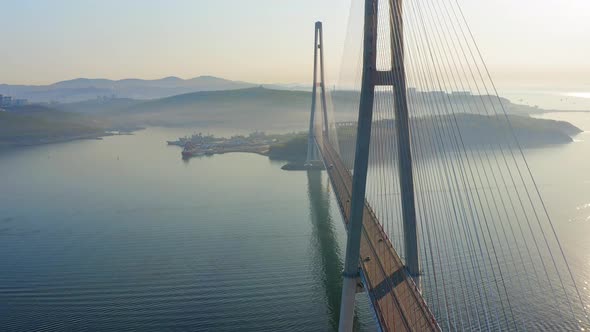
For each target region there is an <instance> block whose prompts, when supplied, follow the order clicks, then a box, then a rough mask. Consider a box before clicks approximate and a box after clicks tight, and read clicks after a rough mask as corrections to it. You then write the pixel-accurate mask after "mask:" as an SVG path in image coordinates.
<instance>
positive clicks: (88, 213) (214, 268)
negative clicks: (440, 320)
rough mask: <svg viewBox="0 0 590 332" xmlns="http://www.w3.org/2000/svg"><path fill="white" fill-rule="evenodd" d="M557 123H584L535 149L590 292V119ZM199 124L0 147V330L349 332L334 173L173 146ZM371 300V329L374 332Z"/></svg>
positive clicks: (544, 186) (534, 164) (365, 325)
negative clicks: (564, 139)
mask: <svg viewBox="0 0 590 332" xmlns="http://www.w3.org/2000/svg"><path fill="white" fill-rule="evenodd" d="M542 117H546V118H552V119H559V120H567V121H571V122H572V123H573V124H575V125H577V126H579V127H580V128H582V129H583V130H585V132H584V133H582V134H579V135H578V136H577V137H576V138H575V139H576V141H575V142H574V143H571V144H568V145H559V146H553V147H546V148H539V149H532V150H527V151H526V155H527V158H528V160H529V163H530V166H531V168H532V172H533V175H534V176H535V177H536V180H537V182H538V184H539V187H540V190H541V194H542V195H543V198H544V200H545V203H546V204H547V208H548V210H549V214H550V216H551V217H552V218H553V222H554V224H555V226H556V229H557V232H558V235H559V238H560V240H561V242H562V245H563V247H564V249H565V251H566V255H567V257H568V260H569V263H570V265H571V267H572V269H573V272H574V276H575V279H576V282H577V284H578V286H579V287H580V291H581V292H582V297H583V298H584V300H586V301H588V300H590V290H589V286H588V283H589V282H590V241H588V236H587V234H590V208H589V206H590V173H589V172H588V170H589V169H590V159H589V158H588V155H590V114H587V113H550V114H544V115H542ZM194 131H197V132H198V131H202V130H198V129H197V130H194ZM190 132H191V130H187V129H161V128H150V129H148V130H145V131H139V132H137V133H136V134H135V135H132V136H115V137H107V138H105V139H104V140H103V141H76V142H69V143H63V144H53V145H46V146H38V147H31V148H24V149H19V150H12V151H4V152H2V153H0V174H2V185H3V188H8V190H2V191H0V202H1V203H0V264H1V265H2V266H3V269H2V271H1V272H0V311H1V312H2V315H0V326H3V327H8V330H16V331H28V330H50V331H51V330H55V331H57V330H79V329H94V330H112V331H115V330H116V331H121V330H143V331H157V330H162V329H170V328H176V329H183V328H184V329H197V330H215V331H231V330H252V331H253V330H256V331H259V330H268V331H270V330H273V331H275V330H293V331H295V330H297V331H301V330H307V331H318V330H334V329H335V328H336V324H337V323H336V322H337V314H338V306H339V297H340V289H339V287H340V286H339V283H340V280H341V279H340V278H341V275H340V271H341V268H342V259H343V252H344V248H345V247H344V245H345V242H344V239H345V235H344V229H343V226H342V224H341V219H340V215H339V212H338V209H337V206H336V204H335V201H334V197H333V195H332V193H331V189H330V188H329V185H328V182H327V178H326V177H325V175H321V174H320V173H309V174H308V173H306V172H285V171H282V170H280V166H281V165H282V164H281V163H274V162H271V161H269V160H268V159H267V158H266V157H262V156H258V155H249V154H227V155H218V156H214V157H203V158H194V159H191V160H189V161H183V160H181V157H180V150H179V149H178V148H177V147H168V146H166V145H165V141H166V140H170V139H174V138H176V137H179V136H183V135H186V134H189V133H190ZM210 132H211V133H212V134H217V135H220V136H227V135H231V132H230V131H228V130H222V129H220V130H219V131H216V130H213V129H211V130H210ZM358 300H359V302H360V304H359V307H360V322H361V323H360V324H359V325H358V327H359V328H360V330H372V329H373V328H374V325H373V321H372V317H371V313H370V311H369V309H368V304H367V301H366V296H365V295H364V294H359V295H358ZM587 303H588V302H587ZM548 326H549V325H546V322H539V327H540V328H542V327H548ZM238 327H239V328H238Z"/></svg>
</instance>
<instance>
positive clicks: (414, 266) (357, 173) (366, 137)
mask: <svg viewBox="0 0 590 332" xmlns="http://www.w3.org/2000/svg"><path fill="white" fill-rule="evenodd" d="M378 1H379V0H365V22H364V37H363V39H364V44H363V45H364V50H363V73H362V85H361V96H360V104H359V116H358V128H357V141H356V154H355V159H354V173H353V178H352V197H351V208H350V220H349V225H348V239H347V243H346V258H345V263H344V273H343V275H344V281H343V285H342V303H341V307H340V322H339V331H341V332H351V331H352V328H353V319H354V305H355V303H354V302H355V301H354V300H355V296H354V295H355V293H356V292H355V289H356V278H357V276H358V269H359V257H360V245H361V236H362V230H363V213H364V210H365V196H366V186H367V171H368V164H369V149H370V141H371V127H372V121H373V104H374V99H375V87H376V86H392V87H393V92H394V97H395V116H396V119H395V122H396V129H397V130H396V131H397V141H398V152H399V158H398V159H399V161H398V162H399V176H400V191H401V203H402V217H403V225H404V247H405V254H406V255H405V256H406V260H405V265H406V271H407V273H408V274H409V275H410V276H411V277H413V278H414V281H415V282H416V284H419V283H418V277H419V274H420V265H419V260H418V241H417V232H416V211H415V202H414V180H413V175H412V154H411V147H410V129H409V115H408V104H407V95H406V90H407V87H406V76H405V68H404V44H403V19H402V0H389V8H390V12H389V14H390V20H389V21H390V29H391V30H390V31H391V57H392V64H391V66H392V68H391V71H377V31H378V26H377V25H378V6H379V3H378Z"/></svg>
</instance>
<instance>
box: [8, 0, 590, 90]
mask: <svg viewBox="0 0 590 332" xmlns="http://www.w3.org/2000/svg"><path fill="white" fill-rule="evenodd" d="M353 1H361V0H353ZM459 2H460V3H461V5H462V8H463V9H464V11H465V14H466V16H467V19H468V21H469V22H470V25H471V27H472V29H473V32H474V33H475V34H476V36H477V40H478V43H479V45H480V47H481V49H482V52H483V53H484V57H485V59H486V61H487V63H488V65H489V67H490V69H491V71H492V74H493V76H494V77H495V78H496V80H497V81H498V82H499V83H500V87H502V86H518V87H527V86H531V87H536V86H544V87H547V88H552V85H554V86H553V88H558V86H559V87H566V86H567V87H568V88H572V89H573V88H574V87H584V86H587V85H588V84H589V83H587V82H588V79H587V78H588V77H589V76H590V60H589V59H590V43H588V42H587V39H588V37H587V36H588V34H590V21H589V20H587V16H588V14H589V13H590V2H589V1H587V0H537V1H533V0H520V1H513V0H495V1H484V0H459ZM3 6H4V7H3V10H2V11H3V12H5V13H10V15H3V18H2V20H0V29H1V30H2V31H5V32H7V33H5V34H4V35H3V36H2V38H3V41H2V43H3V44H4V45H5V46H6V47H3V52H1V53H0V83H6V84H26V85H29V84H30V85H45V84H51V83H55V82H58V81H63V80H69V79H74V78H79V77H84V78H107V79H113V80H118V79H124V78H140V79H158V78H163V77H168V76H177V77H180V78H183V79H188V78H192V77H197V76H202V75H211V76H217V77H223V78H226V79H231V80H239V81H247V82H252V83H260V84H273V83H279V84H288V83H302V84H305V83H308V81H310V76H311V65H312V63H311V62H312V57H311V50H310V48H311V45H313V41H312V38H313V22H315V21H316V20H321V21H323V22H324V28H325V44H326V66H327V74H328V79H329V80H332V81H334V79H336V78H337V77H338V72H339V69H340V68H339V66H340V59H341V52H342V48H343V44H344V42H345V38H346V28H347V22H348V15H349V9H350V0H347V1H341V0H322V1H314V0H299V1H288V2H287V1H281V2H279V1H273V0H252V1H248V2H246V1H238V0H226V1H204V0H196V1H188V0H173V1H157V0H151V1H139V0H129V1H124V2H122V1H116V0H103V1H88V2H73V1H67V0H55V1H42V0H37V1H35V0H23V1H18V2H16V1H13V2H10V3H6V4H3ZM589 89H590V87H589Z"/></svg>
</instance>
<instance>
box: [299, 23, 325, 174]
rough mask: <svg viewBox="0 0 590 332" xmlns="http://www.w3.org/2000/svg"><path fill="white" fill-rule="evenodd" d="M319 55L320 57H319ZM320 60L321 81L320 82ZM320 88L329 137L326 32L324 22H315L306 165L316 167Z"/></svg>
mask: <svg viewBox="0 0 590 332" xmlns="http://www.w3.org/2000/svg"><path fill="white" fill-rule="evenodd" d="M318 56H319V59H318ZM318 60H319V74H320V81H319V82H318ZM318 86H319V88H320V98H321V103H322V120H323V121H322V122H321V123H322V130H321V133H322V136H323V137H328V128H329V126H328V115H327V102H326V87H325V84H324V33H323V28H322V22H316V23H315V37H314V51H313V88H312V96H311V117H310V119H309V134H308V138H307V158H306V161H305V166H307V167H316V166H318V165H319V164H321V161H320V156H319V152H318V148H317V145H316V140H317V137H316V133H315V126H316V108H317V88H318Z"/></svg>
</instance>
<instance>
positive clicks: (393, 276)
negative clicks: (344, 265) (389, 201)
mask: <svg viewBox="0 0 590 332" xmlns="http://www.w3.org/2000/svg"><path fill="white" fill-rule="evenodd" d="M317 145H318V149H319V150H320V153H321V155H322V157H323V158H324V162H325V164H326V166H328V167H327V171H328V175H329V177H330V181H331V183H332V187H333V188H334V192H335V194H336V197H337V200H338V204H339V205H340V211H341V213H342V217H343V219H344V223H345V224H346V225H348V222H349V218H350V215H349V214H350V198H351V195H352V176H351V173H350V171H349V170H348V169H347V168H346V166H345V165H344V163H343V162H342V160H341V159H340V157H339V155H338V153H336V151H334V149H333V148H332V147H331V146H330V145H329V144H317ZM330 165H332V166H331V167H330ZM359 265H360V266H361V268H362V270H363V273H364V276H365V282H366V283H367V284H366V285H365V289H366V290H367V291H368V292H369V297H370V299H371V302H372V304H373V307H374V308H375V312H376V315H377V319H378V320H379V324H380V326H381V329H382V330H383V331H438V330H440V329H439V327H438V325H437V323H436V320H435V318H434V316H433V315H432V313H431V311H430V310H429V309H428V306H427V304H426V303H425V302H424V299H423V298H422V295H421V294H420V292H419V291H418V289H417V287H416V285H415V283H414V281H413V280H412V278H411V277H409V276H408V274H407V273H406V271H405V269H404V265H403V263H402V261H401V259H400V257H399V256H398V254H397V253H396V251H395V249H394V248H393V246H392V244H391V241H390V240H389V238H388V237H387V235H386V234H385V232H384V230H383V228H382V227H381V226H380V224H379V223H378V221H377V217H376V216H375V213H374V212H373V211H372V209H371V207H370V206H369V204H368V203H365V211H364V213H363V235H362V239H361V261H360V262H359Z"/></svg>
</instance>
